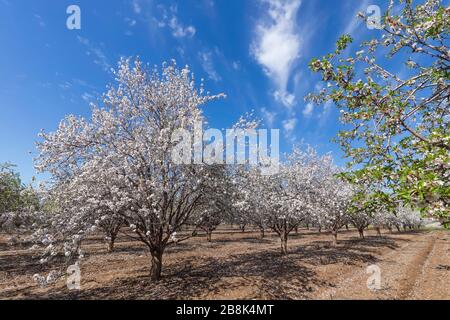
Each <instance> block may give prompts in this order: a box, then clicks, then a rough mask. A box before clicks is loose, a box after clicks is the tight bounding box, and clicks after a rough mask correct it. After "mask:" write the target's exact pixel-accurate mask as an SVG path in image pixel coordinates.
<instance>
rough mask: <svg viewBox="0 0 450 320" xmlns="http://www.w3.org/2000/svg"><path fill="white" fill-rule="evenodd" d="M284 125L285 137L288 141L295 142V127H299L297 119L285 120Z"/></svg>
mask: <svg viewBox="0 0 450 320" xmlns="http://www.w3.org/2000/svg"><path fill="white" fill-rule="evenodd" d="M282 125H283V130H284V136H285V137H286V139H288V140H290V141H293V140H295V138H296V137H295V135H294V131H295V127H296V126H297V118H295V116H293V117H291V118H288V119H286V120H283V122H282Z"/></svg>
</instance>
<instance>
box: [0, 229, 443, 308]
mask: <svg viewBox="0 0 450 320" xmlns="http://www.w3.org/2000/svg"><path fill="white" fill-rule="evenodd" d="M7 239H8V237H7V236H6V235H0V299H445V300H449V299H450V252H449V251H450V246H449V243H450V232H448V231H443V230H435V231H420V232H419V231H416V232H400V233H397V232H396V233H393V234H388V233H387V232H384V233H383V236H382V237H381V238H380V237H377V236H376V235H375V232H374V231H368V232H367V237H366V239H365V240H360V239H358V237H357V232H355V231H354V230H350V231H342V232H341V233H340V234H339V244H338V246H337V247H333V246H332V245H331V242H330V240H331V236H330V235H329V234H327V233H318V232H317V231H314V230H306V229H302V230H300V231H299V233H298V234H294V235H292V237H290V239H289V242H288V246H289V251H290V253H289V255H287V256H282V255H281V254H280V250H279V239H278V238H277V237H276V236H275V235H274V234H271V233H268V234H267V236H266V238H265V239H259V238H258V232H252V231H246V232H245V233H241V232H240V231H238V230H229V229H227V230H219V231H216V232H215V233H214V234H213V241H212V242H210V243H208V242H207V241H206V239H205V237H204V236H203V235H199V236H197V237H194V238H190V239H189V240H186V241H184V242H181V243H179V244H178V245H176V246H173V247H170V248H169V249H167V251H166V253H165V256H164V267H163V278H162V280H161V281H159V282H158V283H152V282H150V280H149V277H148V274H149V266H150V258H149V254H148V253H147V250H146V248H145V247H144V246H143V245H141V244H140V243H139V242H134V241H130V239H129V238H127V237H126V236H125V235H122V236H121V237H120V238H119V240H118V241H117V243H116V250H115V252H114V253H112V254H109V253H107V252H106V250H105V246H104V245H103V243H102V242H101V237H100V236H98V237H96V238H95V237H93V238H91V239H90V240H89V241H88V242H86V243H85V244H84V250H85V251H86V257H85V259H84V260H83V262H82V263H81V276H82V280H81V290H80V291H70V290H68V289H67V288H66V286H65V281H64V279H62V280H60V281H59V282H57V283H56V284H53V285H51V286H47V287H45V288H40V287H39V286H38V285H37V284H36V283H35V282H34V280H33V279H32V276H33V275H34V274H35V273H44V272H48V269H45V268H44V267H43V266H42V265H40V264H39V262H38V260H39V259H37V258H36V257H33V255H36V253H33V252H31V251H30V250H27V246H25V245H16V246H12V245H10V244H7ZM373 264H375V265H377V266H378V267H379V270H380V272H381V274H380V276H381V287H380V288H379V289H378V290H370V289H368V287H367V279H368V278H369V277H370V274H368V273H366V268H367V267H368V266H369V265H373Z"/></svg>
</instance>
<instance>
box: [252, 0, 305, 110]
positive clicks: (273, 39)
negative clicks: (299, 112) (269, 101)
mask: <svg viewBox="0 0 450 320" xmlns="http://www.w3.org/2000/svg"><path fill="white" fill-rule="evenodd" d="M262 3H263V4H264V5H266V6H267V7H268V10H267V13H266V14H264V15H263V16H262V17H261V18H260V19H259V20H258V22H257V25H256V29H255V39H254V40H253V42H252V44H251V46H250V53H251V55H252V56H253V57H254V58H255V59H256V61H258V63H259V64H261V65H262V66H263V68H264V71H265V73H266V74H267V75H268V76H269V77H270V78H271V79H272V81H273V83H274V84H275V87H276V89H275V92H274V97H275V99H276V100H278V101H280V102H281V103H282V104H283V105H285V106H287V107H292V106H293V104H294V103H295V96H294V95H293V94H292V93H289V91H288V82H289V77H290V74H291V71H292V69H293V67H294V65H295V62H296V60H297V59H298V58H299V56H300V49H301V37H300V34H299V31H298V27H297V23H296V16H297V12H298V9H299V8H300V5H301V1H300V0H287V1H278V0H264V1H262Z"/></svg>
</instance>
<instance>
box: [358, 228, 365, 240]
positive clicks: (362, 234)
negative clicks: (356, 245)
mask: <svg viewBox="0 0 450 320" xmlns="http://www.w3.org/2000/svg"><path fill="white" fill-rule="evenodd" d="M358 232H359V237H360V238H361V239H364V228H360V229H358Z"/></svg>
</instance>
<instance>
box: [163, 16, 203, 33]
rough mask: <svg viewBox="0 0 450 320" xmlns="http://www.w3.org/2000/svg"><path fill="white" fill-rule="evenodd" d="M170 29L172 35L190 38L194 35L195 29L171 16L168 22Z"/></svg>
mask: <svg viewBox="0 0 450 320" xmlns="http://www.w3.org/2000/svg"><path fill="white" fill-rule="evenodd" d="M168 25H169V27H170V29H172V35H173V36H174V37H175V38H184V37H189V38H192V37H193V36H194V35H195V32H196V29H195V27H194V26H190V25H189V26H186V27H185V26H183V25H182V24H181V23H180V22H179V21H178V19H177V17H175V16H173V17H172V18H171V19H170V21H169V23H168Z"/></svg>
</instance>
